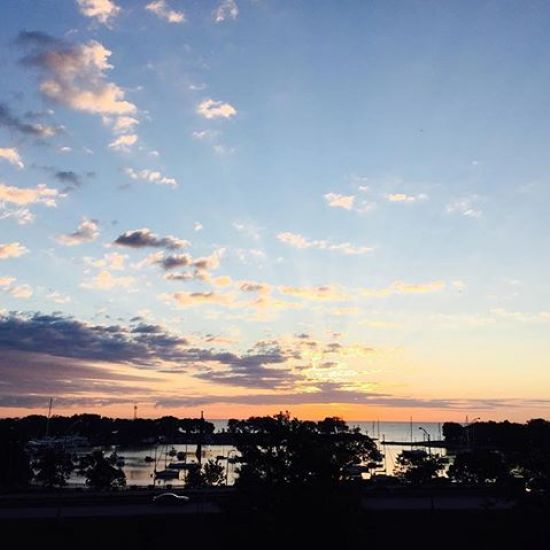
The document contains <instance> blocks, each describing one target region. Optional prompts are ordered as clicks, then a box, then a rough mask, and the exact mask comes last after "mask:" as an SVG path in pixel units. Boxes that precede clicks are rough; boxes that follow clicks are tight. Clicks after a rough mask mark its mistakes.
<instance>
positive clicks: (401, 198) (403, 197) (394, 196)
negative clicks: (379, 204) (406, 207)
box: [386, 193, 428, 203]
mask: <svg viewBox="0 0 550 550" xmlns="http://www.w3.org/2000/svg"><path fill="white" fill-rule="evenodd" d="M386 199H387V200H388V201H389V202H409V203H410V202H419V201H425V200H427V199H428V195H426V194H424V193H420V194H419V195H407V194H406V193H388V194H387V195H386Z"/></svg>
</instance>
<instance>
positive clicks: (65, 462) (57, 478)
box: [33, 446, 74, 489]
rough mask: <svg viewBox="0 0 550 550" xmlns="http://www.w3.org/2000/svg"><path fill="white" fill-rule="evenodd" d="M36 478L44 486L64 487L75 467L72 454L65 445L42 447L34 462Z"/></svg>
mask: <svg viewBox="0 0 550 550" xmlns="http://www.w3.org/2000/svg"><path fill="white" fill-rule="evenodd" d="M33 469H34V470H35V471H36V474H35V476H34V477H35V479H36V481H38V483H40V484H42V485H43V486H44V487H48V488H50V489H51V488H53V487H63V486H64V485H66V484H67V479H68V478H69V476H70V475H71V472H72V471H73V469H74V465H73V461H72V459H71V455H70V454H69V453H67V452H66V451H65V449H63V447H59V446H54V447H46V448H44V449H41V450H40V451H39V453H38V456H37V460H36V461H35V462H34V464H33Z"/></svg>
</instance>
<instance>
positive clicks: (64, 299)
mask: <svg viewBox="0 0 550 550" xmlns="http://www.w3.org/2000/svg"><path fill="white" fill-rule="evenodd" d="M46 298H47V299H48V300H51V301H52V302H55V303H56V304H68V303H69V302H70V301H71V297H70V296H67V295H66V294H62V293H61V292H58V291H57V290H53V291H52V292H50V293H48V294H46Z"/></svg>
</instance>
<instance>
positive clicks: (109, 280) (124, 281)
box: [80, 270, 135, 290]
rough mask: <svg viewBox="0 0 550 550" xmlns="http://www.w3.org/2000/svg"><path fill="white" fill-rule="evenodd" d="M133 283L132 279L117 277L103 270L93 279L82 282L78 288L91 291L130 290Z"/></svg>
mask: <svg viewBox="0 0 550 550" xmlns="http://www.w3.org/2000/svg"><path fill="white" fill-rule="evenodd" d="M134 282H135V279H134V277H117V276H115V275H113V274H112V273H111V272H110V271H107V270H103V271H100V272H99V273H98V274H97V275H95V277H92V278H91V279H87V280H86V281H84V282H83V283H82V284H81V285H80V286H81V287H82V288H87V289H93V290H112V289H113V288H130V287H132V286H133V284H134Z"/></svg>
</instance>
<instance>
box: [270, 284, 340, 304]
mask: <svg viewBox="0 0 550 550" xmlns="http://www.w3.org/2000/svg"><path fill="white" fill-rule="evenodd" d="M279 291H280V292H281V293H282V294H285V295H287V296H292V297H293V298H303V299H305V300H319V301H335V302H341V301H345V300H349V298H350V296H349V294H348V293H347V292H346V291H345V290H344V289H342V288H341V287H340V286H338V285H324V286H313V287H311V286H310V287H307V286H301V287H296V286H281V287H279Z"/></svg>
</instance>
